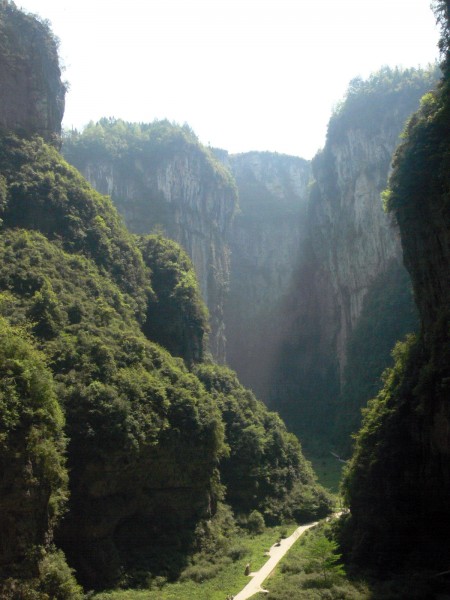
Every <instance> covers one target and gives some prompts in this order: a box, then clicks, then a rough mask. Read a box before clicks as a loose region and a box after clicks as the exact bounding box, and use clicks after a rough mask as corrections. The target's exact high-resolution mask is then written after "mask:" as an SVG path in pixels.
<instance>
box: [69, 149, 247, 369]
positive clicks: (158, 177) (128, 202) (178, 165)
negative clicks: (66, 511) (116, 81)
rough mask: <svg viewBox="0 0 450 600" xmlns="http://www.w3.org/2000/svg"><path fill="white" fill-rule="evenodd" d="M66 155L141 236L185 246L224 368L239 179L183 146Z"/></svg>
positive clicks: (201, 152) (213, 347)
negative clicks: (232, 230)
mask: <svg viewBox="0 0 450 600" xmlns="http://www.w3.org/2000/svg"><path fill="white" fill-rule="evenodd" d="M66 154H67V155H68V159H69V160H70V161H71V162H72V163H73V164H74V165H75V166H76V167H77V168H79V169H80V170H81V172H82V173H83V175H84V176H85V177H86V179H87V180H88V181H89V182H90V183H91V184H92V185H93V186H94V187H95V188H96V189H97V190H98V191H99V192H101V193H102V194H108V195H110V196H111V198H112V200H113V201H114V203H115V205H116V206H117V208H118V210H119V212H120V213H121V214H122V215H123V217H124V219H125V222H126V224H127V226H128V228H129V229H130V230H131V231H132V232H133V233H138V234H145V233H151V232H154V231H157V230H162V232H163V234H164V235H166V236H167V237H169V238H171V239H173V240H175V241H176V242H178V243H180V244H181V245H182V246H183V247H184V249H185V250H186V251H187V253H188V254H189V256H190V258H191V260H192V262H193V264H194V268H195V270H196V273H197V276H198V279H199V283H200V287H201V291H202V295H203V299H204V301H205V302H206V305H207V306H208V309H209V313H210V323H211V334H210V349H211V352H212V354H213V356H214V357H215V358H216V360H218V361H220V362H224V361H225V355H226V336H225V324H224V317H223V305H224V299H225V295H226V293H227V290H228V285H229V271H230V266H229V252H228V244H227V236H228V232H229V229H230V225H231V222H232V219H233V216H234V213H235V210H236V205H237V192H236V188H235V186H234V184H233V181H232V178H231V177H230V176H229V175H228V174H227V172H226V171H225V169H223V167H221V166H220V165H218V164H216V163H215V161H214V160H213V159H212V157H211V156H210V155H209V154H208V151H207V150H205V149H204V148H202V147H201V146H200V145H198V144H187V143H184V142H183V141H179V143H178V144H175V145H174V146H173V147H171V148H170V150H168V149H167V148H164V146H163V145H162V146H161V147H160V148H159V149H157V150H156V152H155V153H151V152H148V153H146V152H145V151H144V152H141V153H139V154H137V155H133V154H132V152H130V154H128V155H126V156H124V157H119V158H114V157H108V158H106V159H105V158H101V157H96V156H94V155H89V154H85V155H84V156H83V160H80V156H79V155H78V159H77V156H76V155H75V154H74V153H72V152H70V150H67V153H66Z"/></svg>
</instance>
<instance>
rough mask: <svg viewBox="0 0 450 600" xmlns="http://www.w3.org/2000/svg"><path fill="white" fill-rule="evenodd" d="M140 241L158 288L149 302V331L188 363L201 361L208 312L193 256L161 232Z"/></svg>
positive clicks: (153, 338) (155, 287)
mask: <svg viewBox="0 0 450 600" xmlns="http://www.w3.org/2000/svg"><path fill="white" fill-rule="evenodd" d="M138 244H139V248H140V250H141V252H142V256H143V259H144V262H145V264H146V265H147V267H149V269H150V271H151V278H152V286H153V291H154V294H153V295H152V296H150V298H149V301H148V304H147V318H146V321H145V324H144V326H143V331H144V333H145V335H146V336H147V337H148V338H149V339H151V340H154V341H155V342H157V343H158V344H161V345H162V346H164V347H165V348H167V350H169V352H170V353H171V354H173V355H174V356H181V358H183V359H184V360H185V361H186V362H187V363H188V364H191V363H194V362H199V361H201V360H202V359H203V355H204V350H205V345H206V337H205V336H206V334H207V332H208V330H209V325H208V313H207V310H206V307H205V305H204V303H203V300H202V298H201V295H200V290H199V287H198V282H197V277H196V275H195V271H194V267H193V266H192V263H191V260H190V259H189V257H188V255H187V254H186V252H185V251H184V250H183V249H182V248H181V247H180V246H179V245H178V244H176V243H175V242H172V241H171V240H168V239H165V238H163V237H162V236H161V235H149V236H145V237H142V238H141V239H140V240H139V242H138Z"/></svg>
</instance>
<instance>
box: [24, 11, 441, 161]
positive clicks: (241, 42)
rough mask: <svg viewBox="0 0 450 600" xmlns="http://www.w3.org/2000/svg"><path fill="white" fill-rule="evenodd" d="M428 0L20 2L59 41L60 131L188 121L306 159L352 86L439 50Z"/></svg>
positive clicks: (245, 143)
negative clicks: (64, 84) (109, 123)
mask: <svg viewBox="0 0 450 600" xmlns="http://www.w3.org/2000/svg"><path fill="white" fill-rule="evenodd" d="M429 4H430V0H127V1H126V2H117V1H115V0H109V1H104V0H16V5H17V6H19V7H22V8H23V9H24V10H26V11H28V12H32V13H36V14H38V15H40V16H41V17H43V18H46V19H49V21H50V22H51V24H52V28H53V31H54V32H55V34H56V35H57V36H58V37H59V38H60V40H61V46H60V55H61V58H62V62H63V64H64V66H65V72H64V74H63V76H64V78H65V79H66V80H67V81H68V82H69V85H70V90H69V93H68V94H67V97H66V113H65V117H64V126H65V127H68V128H70V127H72V126H73V127H76V128H78V129H80V128H82V127H83V126H84V125H85V124H86V123H87V122H88V121H90V120H97V119H99V118H100V117H117V118H119V117H120V118H123V119H126V120H129V121H143V122H151V121H153V120H154V119H162V118H167V119H169V120H171V121H176V122H178V123H181V124H183V123H185V122H187V123H189V125H190V126H191V127H192V128H193V129H194V131H195V132H196V133H197V135H198V136H199V138H200V140H201V141H202V142H203V143H204V144H208V143H210V144H211V145H213V146H217V147H221V148H225V149H226V150H229V151H230V152H245V151H248V150H270V151H276V152H281V153H287V154H294V155H298V156H303V157H304V158H311V157H312V156H313V155H314V154H315V152H316V151H317V150H318V149H319V148H320V147H322V146H323V144H324V140H325V132H326V125H327V122H328V119H329V117H330V114H331V111H332V108H333V105H334V104H335V103H336V102H337V101H339V100H340V99H341V98H342V96H343V94H344V93H345V90H346V88H347V85H348V83H349V81H350V80H351V79H352V78H353V77H356V76H358V75H361V76H363V77H365V76H367V75H368V74H369V73H370V72H372V71H374V70H377V69H379V68H380V67H381V66H382V65H386V64H389V65H391V66H395V65H401V66H404V67H410V66H418V65H422V66H425V65H426V64H427V63H429V62H433V61H434V60H435V59H436V58H437V57H438V51H437V47H436V45H437V41H438V37H439V35H438V29H437V27H436V25H435V19H434V15H433V13H432V12H431V10H430V8H429Z"/></svg>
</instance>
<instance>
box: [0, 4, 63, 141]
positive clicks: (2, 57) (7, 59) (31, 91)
mask: <svg viewBox="0 0 450 600" xmlns="http://www.w3.org/2000/svg"><path fill="white" fill-rule="evenodd" d="M0 82H1V85H0V128H1V129H3V130H6V131H14V132H16V133H20V134H25V135H32V134H38V135H40V136H42V137H43V138H44V139H45V140H47V141H53V142H55V143H58V140H59V137H60V134H61V121H62V117H63V113H64V95H65V87H64V85H63V83H62V82H61V71H60V68H59V63H58V52H57V43H56V40H55V37H54V35H53V34H52V32H51V31H50V29H49V27H48V26H47V25H46V24H44V23H41V22H39V21H38V20H37V19H36V18H35V17H33V16H30V15H26V14H24V13H23V12H21V11H19V10H18V9H17V8H16V7H15V5H14V4H13V3H9V2H2V3H1V4H0Z"/></svg>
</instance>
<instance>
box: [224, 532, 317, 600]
mask: <svg viewBox="0 0 450 600" xmlns="http://www.w3.org/2000/svg"><path fill="white" fill-rule="evenodd" d="M317 523H318V522H317V521H315V522H314V523H309V524H308V525H301V526H300V527H298V528H297V529H296V530H295V531H294V533H293V534H292V535H290V536H289V537H288V538H285V539H284V540H281V542H280V545H279V546H278V545H277V544H274V545H273V546H272V548H271V549H270V550H269V552H268V554H269V556H270V558H269V560H268V561H267V562H266V563H265V564H264V565H263V566H262V567H261V568H260V570H259V571H256V573H250V577H252V579H251V581H249V583H248V584H247V585H246V586H245V588H244V589H243V590H241V591H240V592H239V594H236V596H235V597H234V600H247V598H251V597H252V596H254V595H255V594H257V593H258V592H265V591H266V590H264V589H263V588H262V584H263V581H264V580H265V579H267V577H268V576H269V575H270V574H271V573H272V571H273V570H274V568H275V567H276V565H277V564H278V563H279V561H280V560H281V559H282V558H283V556H284V555H285V554H286V552H287V551H288V550H289V548H290V547H291V546H292V545H293V544H294V542H296V541H297V540H298V538H299V537H300V536H301V535H302V533H305V531H306V530H307V529H309V528H310V527H314V525H317Z"/></svg>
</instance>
